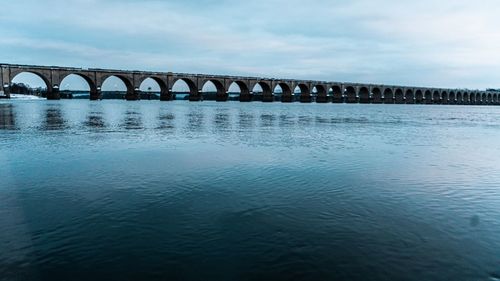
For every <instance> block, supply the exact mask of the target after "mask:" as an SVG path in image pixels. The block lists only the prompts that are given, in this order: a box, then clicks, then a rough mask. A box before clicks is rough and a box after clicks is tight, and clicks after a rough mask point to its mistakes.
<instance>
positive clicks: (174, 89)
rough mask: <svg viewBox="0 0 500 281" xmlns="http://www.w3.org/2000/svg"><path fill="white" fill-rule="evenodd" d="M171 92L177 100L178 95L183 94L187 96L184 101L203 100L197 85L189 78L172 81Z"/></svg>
mask: <svg viewBox="0 0 500 281" xmlns="http://www.w3.org/2000/svg"><path fill="white" fill-rule="evenodd" d="M169 92H170V93H171V95H172V97H173V98H174V99H176V98H177V96H178V95H183V94H187V96H186V97H184V99H188V100H190V101H199V100H200V99H201V97H200V94H199V92H198V87H197V86H196V83H195V82H194V81H193V80H191V79H189V78H175V79H174V80H173V81H172V85H171V88H170V89H169Z"/></svg>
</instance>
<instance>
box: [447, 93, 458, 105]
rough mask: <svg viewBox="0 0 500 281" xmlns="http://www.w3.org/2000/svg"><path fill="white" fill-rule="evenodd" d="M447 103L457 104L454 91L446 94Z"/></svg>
mask: <svg viewBox="0 0 500 281" xmlns="http://www.w3.org/2000/svg"><path fill="white" fill-rule="evenodd" d="M448 103H450V104H456V103H457V97H456V95H455V92H454V91H451V92H450V93H449V94H448Z"/></svg>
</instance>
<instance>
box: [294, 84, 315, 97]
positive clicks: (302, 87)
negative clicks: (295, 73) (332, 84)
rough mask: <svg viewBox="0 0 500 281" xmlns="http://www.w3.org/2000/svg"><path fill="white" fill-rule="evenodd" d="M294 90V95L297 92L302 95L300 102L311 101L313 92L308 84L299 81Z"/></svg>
mask: <svg viewBox="0 0 500 281" xmlns="http://www.w3.org/2000/svg"><path fill="white" fill-rule="evenodd" d="M293 91H294V95H295V94H296V93H297V94H299V95H300V102H311V92H310V90H309V86H307V85H306V84H304V83H299V84H298V85H297V86H296V87H295V89H294V90H293Z"/></svg>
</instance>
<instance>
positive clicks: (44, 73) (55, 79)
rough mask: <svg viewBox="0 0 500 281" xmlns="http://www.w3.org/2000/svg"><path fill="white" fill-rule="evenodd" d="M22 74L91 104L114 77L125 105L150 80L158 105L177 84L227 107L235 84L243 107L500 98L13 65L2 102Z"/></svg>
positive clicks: (7, 69)
mask: <svg viewBox="0 0 500 281" xmlns="http://www.w3.org/2000/svg"><path fill="white" fill-rule="evenodd" d="M24 72H27V73H32V74H35V75H37V76H39V77H40V78H41V79H42V80H43V81H44V82H45V84H46V85H47V99H52V100H57V99H60V93H59V86H60V85H61V82H62V81H63V79H64V78H65V77H67V76H69V75H71V74H74V75H78V76H80V77H82V78H83V79H84V80H85V81H87V83H88V85H89V88H90V99H91V100H99V99H100V98H101V96H102V94H101V86H102V84H103V82H104V81H105V80H106V79H107V78H109V77H111V76H115V77H118V78H119V79H120V80H121V81H123V83H124V84H125V86H126V94H125V98H126V99H127V100H138V99H140V96H141V91H140V86H141V84H142V82H144V80H146V79H148V78H151V79H153V80H155V81H156V82H157V83H158V85H159V86H160V100H163V101H168V100H172V97H173V92H172V87H173V85H174V84H175V82H176V81H178V80H183V81H184V82H185V83H186V84H187V86H188V87H189V100H190V101H200V100H202V99H203V95H202V89H203V86H204V85H205V83H207V82H208V81H210V82H212V83H213V84H214V85H215V87H216V89H217V93H216V100H217V101H227V100H228V98H229V93H228V90H229V87H230V86H231V85H232V84H233V83H235V84H236V85H238V87H239V88H240V95H239V100H240V101H242V102H249V101H252V100H254V96H256V95H261V96H262V97H261V99H262V101H264V102H272V101H275V100H276V98H275V96H276V95H275V89H276V88H277V86H280V87H281V90H282V93H281V94H280V96H281V99H280V100H281V101H282V102H293V101H294V100H295V98H294V97H295V95H300V102H318V103H327V102H333V103H344V102H345V103H386V104H387V103H390V104H392V103H396V104H415V103H417V104H471V105H473V104H474V105H499V104H500V93H498V92H490V91H479V90H469V89H443V88H425V87H408V86H395V85H375V84H362V83H341V82H329V81H311V80H288V79H271V78H257V77H240V76H225V75H204V74H185V73H172V72H148V71H127V70H110V69H83V68H71V67H56V66H33V65H12V64H0V85H2V89H1V91H2V92H3V96H5V97H10V86H11V84H12V79H14V77H15V76H16V75H18V74H20V73H24ZM256 85H259V86H260V88H261V89H262V91H261V92H260V91H259V93H257V92H254V88H255V87H256Z"/></svg>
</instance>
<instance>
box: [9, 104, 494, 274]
mask: <svg viewBox="0 0 500 281" xmlns="http://www.w3.org/2000/svg"><path fill="white" fill-rule="evenodd" d="M499 278H500V107H493V106H491V107H481V106H469V107H468V106H444V105H345V104H344V105H343V104H298V103H294V104H281V103H272V104H263V103H259V102H254V103H238V102H227V103H215V102H201V103H189V102H184V101H175V102H159V101H140V102H125V101H113V100H106V101H100V102H89V101H85V100H73V101H72V100H63V101H45V100H42V101H13V100H12V101H1V102H0V280H120V281H123V280H217V281H223V280H498V279H499Z"/></svg>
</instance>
